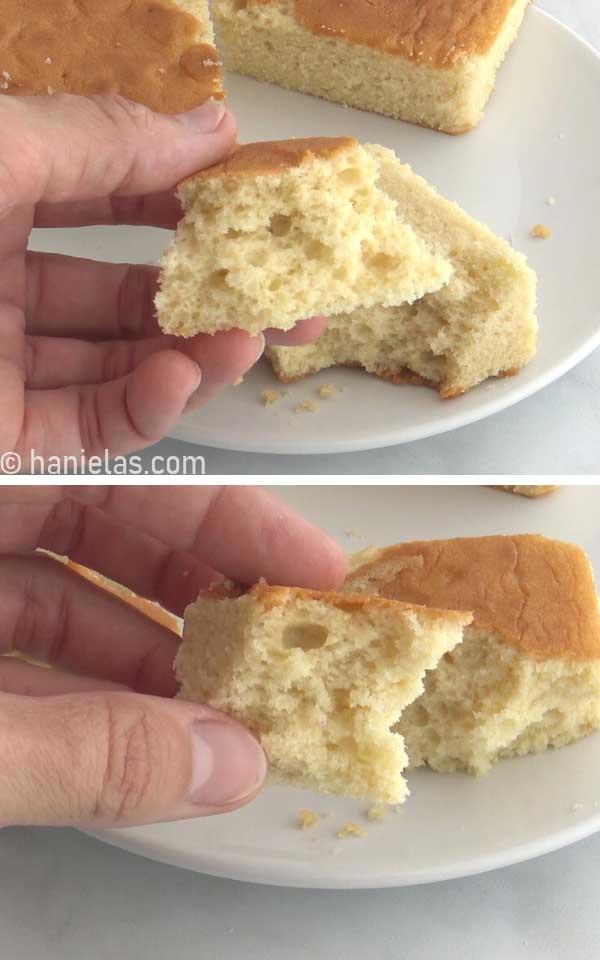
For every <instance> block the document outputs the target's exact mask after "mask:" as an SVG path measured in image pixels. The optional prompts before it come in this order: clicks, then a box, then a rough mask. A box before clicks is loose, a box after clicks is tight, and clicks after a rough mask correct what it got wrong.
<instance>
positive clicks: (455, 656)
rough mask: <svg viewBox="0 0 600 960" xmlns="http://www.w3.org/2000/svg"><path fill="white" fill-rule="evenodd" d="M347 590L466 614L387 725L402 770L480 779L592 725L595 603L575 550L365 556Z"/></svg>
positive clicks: (466, 543) (597, 723) (482, 542)
mask: <svg viewBox="0 0 600 960" xmlns="http://www.w3.org/2000/svg"><path fill="white" fill-rule="evenodd" d="M346 589H347V590H348V591H350V592H352V593H353V594H356V593H366V594H369V595H382V596H391V597H397V598H398V599H403V600H411V601H413V602H417V601H418V602H420V603H435V604H443V605H447V606H449V607H452V606H453V605H454V604H455V603H457V604H460V606H461V608H462V607H463V606H464V607H465V608H467V609H469V608H470V609H472V610H473V611H474V619H473V623H472V625H469V626H467V627H466V628H465V631H464V639H463V642H462V644H460V645H459V646H457V647H456V648H455V649H454V650H452V651H449V652H448V653H447V654H446V655H445V656H444V657H443V658H442V659H441V660H440V662H439V663H438V666H437V667H436V668H435V670H432V671H431V672H430V673H428V674H427V676H426V678H425V691H424V693H423V694H422V696H420V697H419V698H418V699H416V700H415V701H414V702H413V703H411V704H409V705H408V706H407V708H406V710H405V711H404V713H403V714H402V717H401V718H400V721H399V723H398V724H397V726H396V727H395V728H394V729H395V730H397V732H399V733H401V734H402V736H403V737H404V740H405V744H406V749H407V752H408V755H409V758H410V765H411V767H418V766H421V765H422V764H428V765H429V766H430V767H432V768H433V769H435V770H439V771H442V772H449V771H453V770H466V771H468V772H470V773H485V772H486V771H487V770H489V769H490V767H491V766H492V765H493V764H494V763H496V762H497V761H498V760H499V759H501V758H503V757H508V756H520V755H523V754H526V753H534V752H540V751H542V750H546V749H547V748H548V747H561V746H564V745H566V744H568V743H571V742H572V741H574V740H577V739H579V738H581V737H583V736H585V735H587V734H588V733H590V732H591V731H593V730H596V729H598V728H599V727H600V616H599V610H598V598H597V593H596V588H595V584H594V578H593V574H592V570H591V567H590V565H589V562H588V560H587V557H586V555H585V553H584V552H583V551H582V550H581V549H579V548H578V547H575V546H572V545H570V544H566V543H560V542H558V541H552V540H548V539H545V538H543V537H538V536H533V535H524V536H515V537H481V538H463V539H458V540H446V541H443V540H442V541H426V542H420V543H412V544H402V545H398V546H397V547H389V548H386V549H383V550H380V551H378V550H374V549H370V550H368V551H364V552H363V553H362V554H359V555H358V556H357V558H356V559H355V561H354V564H353V568H352V571H351V573H350V575H349V577H348V580H347V582H346V585H345V587H344V590H346Z"/></svg>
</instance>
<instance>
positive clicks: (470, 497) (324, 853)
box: [95, 486, 600, 888]
mask: <svg viewBox="0 0 600 960" xmlns="http://www.w3.org/2000/svg"><path fill="white" fill-rule="evenodd" d="M279 492H280V493H282V494H283V495H284V496H285V497H286V499H287V500H288V501H289V502H291V503H292V504H293V505H294V506H295V507H297V508H298V509H299V510H301V511H302V512H303V513H304V514H305V515H306V516H307V517H309V518H310V519H312V520H314V521H316V522H317V523H320V524H321V525H322V526H324V527H326V528H327V529H328V530H329V531H330V532H331V533H332V534H334V535H335V536H337V538H338V539H339V540H340V542H342V543H344V544H345V545H346V547H347V548H348V549H350V550H358V549H361V547H362V546H364V545H366V544H367V543H379V544H385V543H391V542H394V541H396V540H402V539H419V538H429V537H445V536H458V535H471V534H476V535H480V534H489V533H519V532H520V533H524V532H530V531H536V532H540V533H544V534H547V535H549V536H553V537H559V538H562V539H565V540H571V541H574V542H576V543H580V544H581V545H582V546H583V547H585V549H587V550H588V552H589V554H590V556H591V559H592V562H593V563H594V565H595V567H596V569H600V510H599V509H598V506H599V503H598V501H599V499H600V489H599V488H593V487H571V488H565V489H562V490H560V491H559V492H558V493H556V494H555V495H554V496H552V497H550V498H548V499H545V500H539V501H535V502H534V501H526V500H523V499H521V498H518V497H512V496H509V495H508V494H504V493H500V492H498V491H495V490H489V489H485V488H479V487H472V488H469V487H385V486H384V487H326V488H325V487H296V488H291V489H290V488H283V489H282V488H280V491H279ZM356 526H358V527H360V532H361V533H362V534H364V540H359V539H355V538H353V539H351V540H350V539H349V538H348V537H347V536H345V534H344V532H345V531H346V530H347V529H349V528H352V527H356ZM408 782H409V786H410V790H411V795H410V797H409V798H408V800H407V801H406V803H405V804H404V805H403V806H402V808H401V812H400V813H399V814H398V815H395V814H394V813H390V814H389V815H388V817H387V818H386V820H384V821H383V822H382V823H369V822H367V820H366V819H365V816H364V814H365V810H366V806H365V805H364V804H359V803H357V802H355V801H352V800H346V799H341V798H332V797H322V796H318V795H317V794H312V793H310V792H308V791H301V790H293V789H290V788H286V787H280V786H278V787H270V788H268V789H267V790H266V791H265V793H264V794H263V795H262V796H261V797H259V798H258V800H256V801H255V802H254V803H253V804H252V805H251V806H249V807H246V808H245V809H244V810H240V811H238V812H236V813H234V814H228V815H227V816H222V817H212V818H209V819H207V820H197V821H188V822H182V823H165V824H159V825H157V826H150V827H138V828H135V829H128V830H121V831H118V830H113V831H103V832H99V833H97V834H95V835H96V836H98V837H99V838H100V839H102V840H105V841H107V842H108V843H112V844H115V845H116V846H120V847H123V848H125V849H127V850H132V851H134V852H135V853H139V854H143V855H144V856H147V857H151V858H153V859H155V860H161V861H165V862H167V863H171V864H175V865H178V866H181V867H187V868H189V869H192V870H197V871H200V872H203V873H210V874H214V875H216V876H221V877H232V878H235V879H240V880H251V881H254V882H258V883H270V884H279V885H282V886H299V887H302V886H304V887H317V888H318V887H329V888H351V887H386V886H404V885H410V884H417V883H428V882H431V881H434V880H445V879H449V878H452V877H460V876H466V875H470V874H474V873H479V872H482V871H484V870H491V869H493V868H495V867H501V866H505V865H507V864H510V863H516V862H517V861H519V860H527V859H529V858H531V857H535V856H538V855H539V854H541V853H547V852H549V851H551V850H556V849H558V848H559V847H561V846H565V845H566V844H569V843H573V842H574V841H575V840H579V839H581V838H582V837H585V836H588V835H589V834H591V833H594V832H595V831H596V830H599V829H600V734H593V735H592V736H590V737H587V738H586V739H585V740H582V741H580V742H579V743H576V744H573V745H572V746H569V747H564V748H563V749H561V750H555V751H550V752H548V753H545V754H541V755H539V756H530V757H521V758H518V759H511V760H504V761H502V762H501V763H499V764H498V765H497V766H496V767H495V768H494V769H493V770H492V772H491V773H489V774H488V775H487V776H485V777H481V778H479V779H475V778H473V777H469V776H466V775H459V774H452V775H447V774H436V773H432V772H430V771H417V772H415V773H413V774H410V775H409V776H408ZM302 807H308V808H310V809H313V810H316V811H318V812H319V813H322V814H329V816H328V817H327V818H326V819H323V820H322V821H321V822H320V823H319V824H317V826H316V827H315V828H314V829H313V830H310V831H306V832H302V831H301V830H299V829H298V828H297V827H296V826H295V823H294V818H295V815H296V814H297V812H298V811H299V810H300V809H301V808H302ZM348 819H352V820H355V821H358V822H360V823H361V824H362V825H363V826H364V828H365V829H366V830H367V831H368V836H367V837H366V838H364V839H346V840H338V839H337V838H336V836H335V834H336V830H337V829H339V827H340V826H341V825H342V824H343V823H344V822H345V821H346V820H348Z"/></svg>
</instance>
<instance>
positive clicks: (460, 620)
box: [200, 580, 473, 626]
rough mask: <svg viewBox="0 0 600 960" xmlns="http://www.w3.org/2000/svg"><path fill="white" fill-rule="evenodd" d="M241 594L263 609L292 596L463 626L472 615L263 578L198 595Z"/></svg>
mask: <svg viewBox="0 0 600 960" xmlns="http://www.w3.org/2000/svg"><path fill="white" fill-rule="evenodd" d="M240 596H246V597H251V598H252V599H253V600H255V601H256V602H257V603H258V604H260V606H262V608H263V609H264V610H266V611H269V610H273V609H275V608H276V607H283V606H285V605H286V604H287V603H293V601H294V600H317V601H319V602H320V603H324V604H326V605H328V606H330V607H335V608H336V609H338V610H345V611H346V612H347V613H360V612H363V611H369V610H376V609H384V610H385V609H387V610H388V611H389V612H390V613H398V614H405V613H411V612H413V611H414V612H415V613H418V614H419V616H421V617H425V618H428V619H430V620H432V621H433V620H439V619H443V620H447V621H448V622H452V623H456V624H459V625H462V626H466V625H467V624H469V623H471V621H472V619H473V618H472V615H471V614H470V613H465V612H464V611H461V610H436V609H435V608H433V607H423V606H420V605H418V604H414V603H403V602H398V600H395V599H391V598H387V597H379V596H364V594H362V595H361V594H352V593H346V594H341V593H335V592H334V591H321V590H308V589H306V588H304V587H279V586H269V584H268V583H265V581H264V580H261V581H260V582H259V583H256V584H255V585H254V586H253V587H251V588H250V590H248V591H244V589H243V588H242V587H239V586H238V585H237V584H234V583H231V581H228V580H225V581H222V582H221V583H217V584H215V585H214V586H213V587H211V589H210V590H208V591H207V592H206V593H204V594H202V595H201V596H200V599H201V600H203V599H206V598H210V599H213V600H222V599H224V598H226V599H231V598H235V597H240Z"/></svg>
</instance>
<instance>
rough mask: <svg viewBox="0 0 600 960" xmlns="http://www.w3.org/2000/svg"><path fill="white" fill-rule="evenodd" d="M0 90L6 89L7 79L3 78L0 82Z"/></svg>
mask: <svg viewBox="0 0 600 960" xmlns="http://www.w3.org/2000/svg"><path fill="white" fill-rule="evenodd" d="M0 90H8V81H7V80H3V81H2V83H0Z"/></svg>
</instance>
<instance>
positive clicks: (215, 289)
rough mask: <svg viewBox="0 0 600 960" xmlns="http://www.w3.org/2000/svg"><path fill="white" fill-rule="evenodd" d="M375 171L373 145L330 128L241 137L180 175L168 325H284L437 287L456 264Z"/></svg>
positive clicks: (197, 329) (166, 281)
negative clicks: (212, 161) (431, 242)
mask: <svg viewBox="0 0 600 960" xmlns="http://www.w3.org/2000/svg"><path fill="white" fill-rule="evenodd" d="M378 176H379V157H378V155H377V154H376V153H373V152H372V151H369V150H368V149H366V148H365V147H363V146H361V145H360V144H359V143H357V141H356V140H354V139H352V138H351V137H338V138H328V137H323V138H313V139H307V140H280V141H274V142H270V143H253V144H246V145H245V146H241V147H239V148H238V149H236V150H235V151H234V152H233V153H232V154H231V155H230V156H229V157H228V158H227V159H226V160H224V161H223V162H222V163H219V164H216V165H215V166H213V167H210V168H208V169H207V170H203V171H201V172H200V173H198V174H196V175H195V176H193V177H190V178H188V179H187V180H185V181H184V182H183V184H181V186H180V188H179V196H180V199H181V201H182V204H183V207H184V210H185V215H184V218H183V220H182V221H181V222H180V224H179V227H178V229H177V234H176V237H175V240H174V242H173V244H172V246H171V247H170V249H169V250H168V251H167V253H166V255H165V257H164V260H163V270H162V274H161V279H160V291H159V293H158V295H157V297H156V304H157V308H158V320H159V323H160V326H161V328H162V329H163V331H164V332H165V333H171V334H177V335H179V336H184V337H190V336H193V335H194V334H196V333H201V332H203V333H216V332H217V331H219V330H228V329H232V328H239V329H243V330H246V331H248V332H249V333H252V334H257V333H259V332H260V331H261V330H265V329H266V328H268V327H276V328H278V329H281V330H289V329H290V328H291V327H293V326H294V324H295V323H296V322H297V321H298V320H299V319H300V318H302V317H310V316H315V315H319V314H327V315H333V314H337V313H340V312H342V311H348V310H352V309H354V308H355V307H358V306H361V305H362V306H372V305H373V304H376V303H377V304H386V305H388V306H390V305H392V304H398V303H404V302H409V303H410V302H412V301H414V300H416V299H418V298H419V297H422V296H423V295H424V294H425V293H427V292H429V291H432V290H438V289H439V288H440V287H441V286H442V285H443V284H444V283H446V281H447V280H448V279H449V277H450V274H451V272H452V269H451V267H450V266H449V264H448V263H447V261H446V260H445V259H444V258H443V257H442V256H440V255H439V254H437V253H432V252H431V251H430V249H429V247H428V246H427V245H426V244H425V243H424V242H423V240H421V239H420V238H419V237H417V235H416V234H415V232H414V230H413V229H412V227H411V226H409V225H408V224H407V223H406V222H404V221H403V220H402V219H400V218H398V217H397V214H396V202H395V201H394V200H393V199H392V198H391V197H390V196H388V194H387V193H386V192H385V191H384V190H383V189H381V188H380V185H379V184H378V182H377V180H378Z"/></svg>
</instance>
